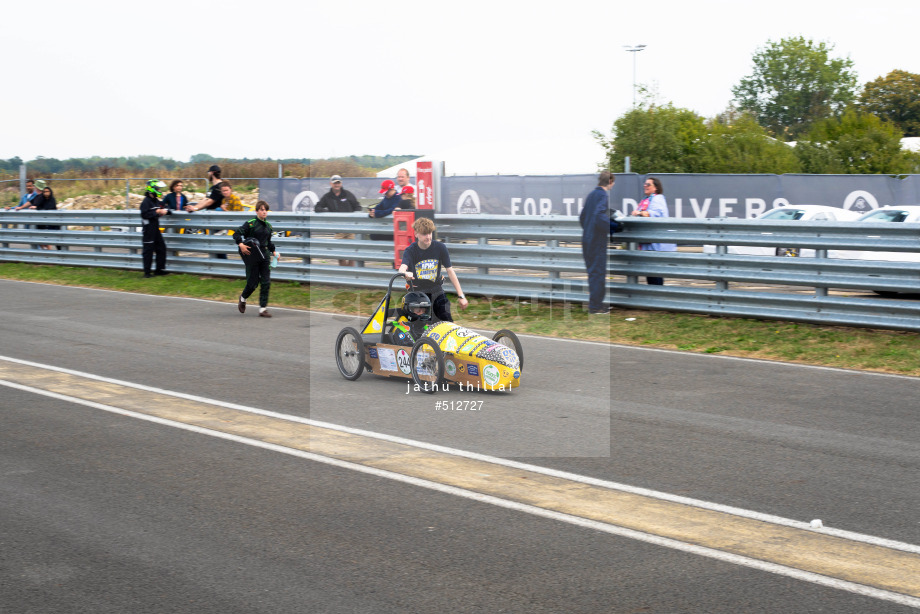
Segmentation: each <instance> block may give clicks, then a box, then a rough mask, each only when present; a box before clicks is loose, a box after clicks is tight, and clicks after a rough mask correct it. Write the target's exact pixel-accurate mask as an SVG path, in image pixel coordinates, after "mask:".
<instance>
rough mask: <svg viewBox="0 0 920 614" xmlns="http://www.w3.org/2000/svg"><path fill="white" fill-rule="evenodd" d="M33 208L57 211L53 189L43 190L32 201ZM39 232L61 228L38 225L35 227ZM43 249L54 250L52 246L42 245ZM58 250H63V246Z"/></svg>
mask: <svg viewBox="0 0 920 614" xmlns="http://www.w3.org/2000/svg"><path fill="white" fill-rule="evenodd" d="M32 207H33V208H34V209H37V210H38V211H54V210H55V209H57V199H56V198H55V197H54V192H53V191H52V190H51V188H42V191H41V192H40V193H39V194H38V195H37V196H36V197H35V198H33V199H32ZM35 228H36V229H38V230H60V229H61V227H60V226H57V225H51V224H38V225H36V226H35ZM39 247H41V249H54V246H52V245H41V246H39ZM58 249H61V246H60V245H58Z"/></svg>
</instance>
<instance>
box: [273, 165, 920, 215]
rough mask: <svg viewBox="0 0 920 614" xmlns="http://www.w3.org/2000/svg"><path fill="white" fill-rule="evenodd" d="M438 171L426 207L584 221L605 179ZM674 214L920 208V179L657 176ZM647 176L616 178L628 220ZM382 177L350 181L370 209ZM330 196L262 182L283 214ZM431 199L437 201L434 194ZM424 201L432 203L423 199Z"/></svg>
mask: <svg viewBox="0 0 920 614" xmlns="http://www.w3.org/2000/svg"><path fill="white" fill-rule="evenodd" d="M429 171H430V167H429V168H426V169H424V171H423V169H422V167H421V164H420V166H419V173H418V182H417V185H418V191H419V194H418V204H419V208H422V203H423V202H424V204H425V206H426V207H428V206H431V205H432V204H433V205H434V206H435V207H436V208H437V212H438V213H442V214H463V215H476V214H486V215H567V216H577V215H578V214H579V213H580V212H581V208H582V207H583V205H584V199H585V197H586V196H587V195H588V193H589V192H591V190H593V189H594V187H595V186H596V185H597V175H595V174H591V175H518V176H508V175H489V176H470V177H456V176H454V177H442V178H441V188H440V194H438V195H437V197H435V196H436V195H435V194H434V193H433V189H432V188H433V187H434V186H433V185H432V183H431V179H430V177H429V176H428V172H429ZM651 176H654V177H657V178H658V179H660V180H661V182H662V185H663V190H664V194H663V195H664V197H665V200H666V201H667V203H668V210H669V211H670V213H671V215H672V216H673V217H678V218H717V217H727V218H741V219H750V218H756V217H758V216H760V215H762V214H764V213H766V212H767V211H769V210H771V209H773V208H775V207H778V206H782V205H786V204H793V205H806V204H809V205H828V206H831V207H841V208H843V209H850V210H853V211H859V212H863V211H869V210H872V209H875V208H878V207H881V206H884V205H917V204H920V175H907V176H901V177H890V176H887V175H683V174H655V175H651ZM645 178H646V175H636V174H633V173H618V174H616V183H615V184H614V186H613V188H612V189H611V191H610V205H611V208H612V209H614V210H619V211H622V212H623V213H626V214H628V213H629V212H631V211H632V210H633V209H635V207H636V205H637V204H638V203H639V201H640V200H642V198H644V194H643V191H642V185H643V183H644V182H645ZM380 181H381V180H380V179H378V178H373V177H360V178H346V179H345V180H344V187H345V189H347V190H350V191H351V192H353V193H354V194H355V196H357V197H358V199H359V201H360V202H361V203H362V204H363V205H365V206H368V205H372V204H375V203H377V202H379V200H380V194H378V190H379V188H380ZM328 190H329V181H328V178H315V179H261V180H260V181H259V194H260V197H261V198H262V199H263V200H265V201H267V202H268V203H269V204H270V205H271V206H272V209H273V210H275V211H295V212H297V211H302V212H308V211H313V206H314V205H315V204H316V202H317V201H318V200H319V198H320V197H321V196H322V195H323V194H325V193H326V191H328ZM429 194H430V196H429ZM423 199H424V200H423Z"/></svg>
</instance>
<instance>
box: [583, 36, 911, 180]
mask: <svg viewBox="0 0 920 614" xmlns="http://www.w3.org/2000/svg"><path fill="white" fill-rule="evenodd" d="M832 51H833V46H832V45H830V44H828V43H824V42H819V43H815V42H813V41H811V40H806V39H805V38H803V37H792V38H785V39H781V40H780V41H778V42H772V41H768V42H767V44H766V45H765V46H764V47H763V48H761V49H758V50H757V51H756V52H755V54H754V56H753V68H752V71H751V74H750V75H748V76H746V77H744V78H743V79H741V81H740V82H739V83H738V84H737V85H736V86H735V87H733V88H732V94H733V95H734V98H733V100H732V101H731V103H730V104H729V106H728V108H727V109H726V110H725V111H724V112H723V113H721V114H719V115H718V116H716V117H712V118H704V117H702V116H701V115H699V114H697V113H696V112H694V111H691V110H689V109H683V108H679V107H675V106H674V105H673V104H672V103H670V102H668V103H665V104H660V103H658V102H656V101H655V100H654V96H652V95H649V94H648V92H646V93H645V96H644V99H643V101H642V103H641V104H639V105H637V106H636V107H635V108H633V109H631V110H630V111H628V112H626V113H624V114H623V115H622V116H620V117H619V118H618V119H617V120H616V121H615V122H614V124H613V129H612V133H611V135H610V136H605V135H603V134H602V133H600V132H595V133H594V134H595V138H597V140H598V141H599V142H600V144H601V145H602V146H603V147H604V148H605V150H606V153H607V164H608V168H610V169H614V170H620V169H622V168H624V164H625V160H626V158H627V157H629V159H630V169H631V170H632V171H634V172H637V173H642V174H646V173H777V174H781V173H812V174H850V173H852V174H911V173H918V172H920V153H912V152H910V151H907V150H904V149H902V147H901V138H903V137H914V136H920V75H918V74H914V73H909V72H906V71H903V70H893V71H891V72H890V73H889V74H888V75H886V76H884V77H879V78H877V79H875V80H873V81H870V82H868V83H866V84H864V85H863V87H862V88H861V89H859V88H858V87H857V77H856V73H855V72H854V71H853V61H852V60H851V59H849V58H834V57H832V56H831V52H832Z"/></svg>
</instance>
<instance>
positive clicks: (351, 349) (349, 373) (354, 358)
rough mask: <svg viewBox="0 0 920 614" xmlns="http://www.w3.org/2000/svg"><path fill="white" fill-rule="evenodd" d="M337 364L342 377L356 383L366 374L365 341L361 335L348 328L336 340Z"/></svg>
mask: <svg viewBox="0 0 920 614" xmlns="http://www.w3.org/2000/svg"><path fill="white" fill-rule="evenodd" d="M335 364H336V366H337V367H338V368H339V373H341V374H342V377H344V378H345V379H347V380H349V381H352V382H353V381H355V380H356V379H358V378H359V377H361V374H362V373H363V372H364V340H363V339H362V338H361V333H359V332H358V331H356V330H355V329H353V328H351V327H348V328H343V329H342V330H341V332H339V336H338V337H337V338H336V340H335Z"/></svg>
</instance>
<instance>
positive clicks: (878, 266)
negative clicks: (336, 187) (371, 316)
mask: <svg viewBox="0 0 920 614" xmlns="http://www.w3.org/2000/svg"><path fill="white" fill-rule="evenodd" d="M251 215H252V214H251V213H226V212H222V213H200V212H199V213H194V214H186V215H171V216H168V217H164V218H161V221H160V226H161V227H162V228H163V231H164V237H165V239H166V245H167V248H168V250H169V262H168V268H169V269H170V270H172V271H176V272H183V273H195V274H208V275H218V276H228V277H237V278H239V277H242V275H243V268H242V264H241V262H240V260H239V259H238V257H237V256H236V249H235V245H234V243H233V239H232V237H230V236H228V234H226V233H227V232H228V231H232V230H233V229H235V228H237V227H238V226H240V224H242V222H243V221H245V220H247V219H249V218H250V217H251ZM269 221H270V222H271V224H272V226H273V227H274V229H275V230H276V231H277V234H278V236H277V238H276V240H275V242H276V245H277V247H278V249H279V251H280V252H281V253H282V262H281V264H280V265H279V266H278V268H277V269H275V270H274V271H273V272H272V277H273V279H276V280H282V281H297V282H309V283H318V284H330V285H341V286H351V287H363V288H382V287H383V286H385V284H386V281H387V279H389V277H390V276H391V275H392V271H393V255H394V252H393V239H392V237H393V221H392V220H391V219H390V218H381V219H374V218H368V217H367V215H366V214H363V213H350V214H341V213H322V214H298V213H272V214H271V215H270V218H269ZM436 223H437V226H438V230H437V234H438V239H439V240H442V241H445V242H446V243H447V244H448V247H449V249H450V254H451V260H452V264H453V266H454V267H455V268H456V269H457V270H458V274H459V276H460V279H461V281H462V283H463V289H464V291H465V293H466V294H468V295H474V296H476V295H479V296H495V297H513V298H518V299H521V300H551V301H560V302H562V301H565V302H577V303H581V302H587V281H586V275H585V269H584V261H583V259H582V254H581V244H580V240H581V228H580V227H579V225H578V220H577V218H575V217H573V216H572V217H570V216H542V217H540V216H504V215H502V216H493V215H439V216H438V217H437V219H436ZM37 225H59V226H60V227H61V229H60V230H40V229H37V228H36V226H37ZM624 225H625V231H624V232H622V233H619V234H617V235H614V238H615V240H616V241H617V243H612V244H611V246H610V250H609V267H608V270H609V275H608V288H607V295H608V296H607V300H608V302H610V303H611V304H613V305H616V306H618V307H624V308H635V309H666V310H671V311H684V312H693V313H703V314H712V315H731V316H745V317H753V318H767V319H783V320H793V321H804V322H813V323H822V324H842V325H853V326H869V327H877V328H889V329H897V330H914V331H920V302H918V301H916V300H913V299H910V298H907V299H905V298H900V299H891V298H881V297H880V296H877V295H876V294H874V293H875V292H878V293H909V294H920V262H918V260H920V258H917V257H916V256H915V255H916V254H918V253H920V224H903V223H902V224H872V223H854V222H842V223H841V222H838V223H826V222H824V223H803V222H785V221H784V222H756V221H749V220H737V219H673V218H672V219H645V218H644V219H629V220H627V221H626V222H625V224H624ZM341 232H347V233H354V234H355V238H354V239H336V238H334V234H335V233H341ZM372 234H373V235H375V236H387V237H389V240H372V239H371V238H370V235H372ZM652 242H657V243H662V242H663V243H676V244H678V245H679V246H680V250H679V251H676V252H654V251H641V250H639V249H638V248H637V247H638V244H639V243H652ZM41 245H50V246H53V247H54V248H55V249H50V250H46V249H39V246H41ZM701 245H712V246H715V253H700V250H699V246H701ZM730 245H753V246H783V247H791V248H800V249H803V250H814V255H813V256H808V257H793V258H789V257H779V256H747V255H737V254H731V253H728V251H727V246H730ZM58 247H59V248H60V249H57V248H58ZM840 250H843V251H844V252H845V251H846V250H856V251H863V252H865V251H870V252H878V253H879V254H880V255H879V256H878V259H873V260H867V259H847V258H846V257H842V258H834V257H828V254H829V253H830V254H831V255H833V254H834V253H835V252H836V251H840ZM219 254H229V257H228V258H227V259H221V258H218V257H217V256H218V255H219ZM899 254H900V255H903V256H899ZM885 258H895V259H896V258H904V260H905V261H897V260H886V259H885ZM910 258H914V260H913V261H910ZM338 260H353V261H355V266H351V267H342V266H339V265H338V264H337V262H338ZM0 261H7V262H30V263H41V264H61V265H68V266H89V267H111V268H119V269H135V270H137V271H140V270H141V268H142V265H141V233H140V216H139V215H138V213H137V211H136V210H135V211H66V210H59V211H17V212H13V211H0ZM643 276H656V277H664V278H665V279H666V285H664V286H648V285H646V284H644V283H640V281H641V280H640V278H641V277H643Z"/></svg>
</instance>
